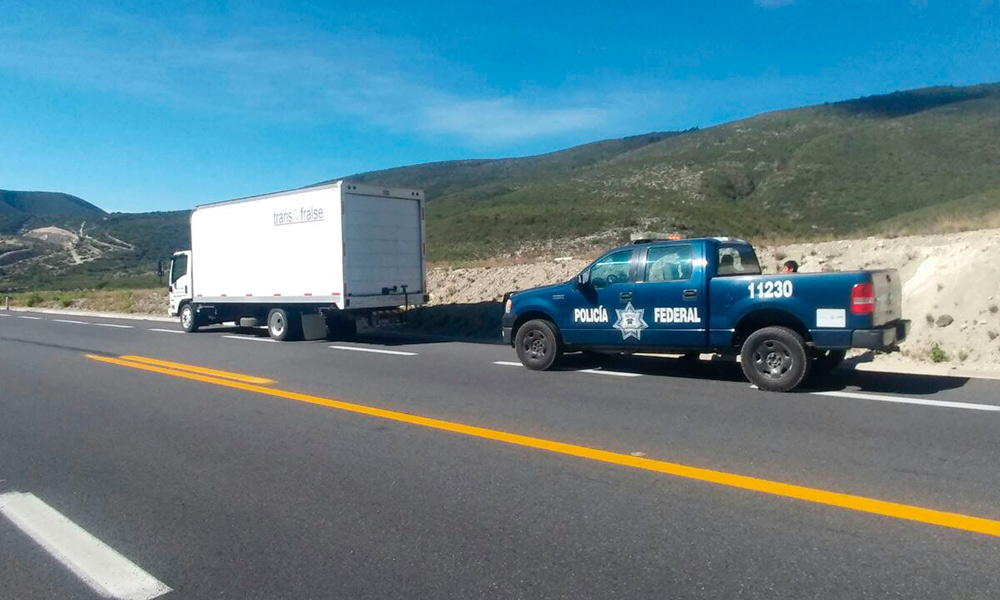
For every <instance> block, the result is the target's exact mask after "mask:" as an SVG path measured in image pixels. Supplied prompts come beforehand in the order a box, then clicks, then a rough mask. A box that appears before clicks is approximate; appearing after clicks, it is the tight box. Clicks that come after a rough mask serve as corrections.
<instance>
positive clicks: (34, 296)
mask: <svg viewBox="0 0 1000 600" xmlns="http://www.w3.org/2000/svg"><path fill="white" fill-rule="evenodd" d="M43 300H45V299H44V298H42V295H41V294H39V293H38V292H31V293H30V294H28V297H27V298H25V299H24V305H25V306H27V307H29V308H30V307H32V306H35V305H36V304H41V303H42V301H43Z"/></svg>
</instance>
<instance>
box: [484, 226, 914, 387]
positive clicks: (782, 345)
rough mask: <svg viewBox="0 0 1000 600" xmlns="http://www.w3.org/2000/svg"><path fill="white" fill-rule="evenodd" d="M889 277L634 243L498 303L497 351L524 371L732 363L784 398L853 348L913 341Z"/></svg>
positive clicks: (693, 247) (727, 242)
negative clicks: (629, 360)
mask: <svg viewBox="0 0 1000 600" xmlns="http://www.w3.org/2000/svg"><path fill="white" fill-rule="evenodd" d="M901 300H902V286H901V282H900V280H899V275H898V274H897V273H896V271H895V270H879V271H854V272H843V273H801V274H800V273H790V274H774V275H770V274H768V275H763V274H761V268H760V264H759V263H758V261H757V255H756V253H755V252H754V250H753V247H752V246H751V245H750V244H749V243H747V242H745V241H742V240H738V239H733V238H698V239H684V240H660V239H646V240H639V241H637V242H635V243H633V244H630V245H628V246H623V247H620V248H615V249H614V250H611V251H609V252H607V253H605V254H604V255H603V256H601V257H600V258H598V259H597V260H595V261H594V262H593V263H591V264H590V266H588V267H587V268H585V269H584V270H583V271H581V272H580V274H579V275H577V276H576V277H575V278H574V279H573V280H571V281H568V282H566V283H561V284H557V285H550V286H544V287H537V288H533V289H529V290H524V291H519V292H514V293H511V294H508V295H507V296H506V297H505V298H504V315H503V320H502V327H503V338H504V342H506V343H509V344H511V345H512V346H513V347H514V348H515V350H517V356H518V358H519V359H520V360H521V363H522V364H524V366H526V367H528V368H529V369H535V370H546V369H549V368H551V367H552V366H553V365H555V364H557V362H558V360H559V359H560V357H561V356H562V354H563V353H568V352H578V351H597V352H605V353H607V352H616V353H632V352H661V353H678V354H688V355H691V354H696V353H702V352H713V353H718V354H723V355H739V356H740V363H741V366H742V368H743V373H744V374H745V375H746V377H747V379H749V380H750V382H751V383H753V384H755V385H757V386H758V387H759V388H760V389H762V390H770V391H781V392H783V391H789V390H792V389H794V388H796V387H797V386H798V385H800V384H801V383H802V381H803V380H805V378H806V377H807V376H809V375H810V373H813V374H817V373H821V372H825V371H828V370H830V369H832V368H833V367H835V366H837V365H838V364H839V363H840V361H842V360H843V359H844V355H845V353H846V351H847V350H848V349H850V348H869V349H876V350H892V349H895V348H896V345H897V344H898V343H899V342H901V341H903V340H904V339H905V338H906V336H907V333H908V332H909V326H910V322H909V321H906V320H904V319H903V318H902V307H901Z"/></svg>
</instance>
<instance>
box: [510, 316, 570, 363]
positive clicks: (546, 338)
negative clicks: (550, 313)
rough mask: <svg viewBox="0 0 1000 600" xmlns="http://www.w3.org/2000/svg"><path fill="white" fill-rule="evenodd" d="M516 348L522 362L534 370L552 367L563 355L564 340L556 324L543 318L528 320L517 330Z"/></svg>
mask: <svg viewBox="0 0 1000 600" xmlns="http://www.w3.org/2000/svg"><path fill="white" fill-rule="evenodd" d="M514 348H515V349H517V357H518V358H519V359H520V360H521V364H522V365H524V366H526V367H528V368H529V369H531V370H532V371H546V370H548V369H551V368H552V365H554V364H555V362H556V360H558V359H559V357H560V356H561V355H562V340H560V339H559V333H558V332H557V331H556V328H555V325H553V324H552V323H549V322H548V321H544V320H542V319H534V320H531V321H528V322H527V323H525V324H524V325H521V328H520V329H518V330H517V336H515V338H514Z"/></svg>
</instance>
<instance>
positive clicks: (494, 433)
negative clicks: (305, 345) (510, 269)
mask: <svg viewBox="0 0 1000 600" xmlns="http://www.w3.org/2000/svg"><path fill="white" fill-rule="evenodd" d="M87 357H88V358H91V359H93V360H97V361H101V362H105V363H110V364H114V365H119V366H123V367H130V368H133V369H140V370H143V371H151V372H154V373H161V374H163V375H170V376H172V377H180V378H183V379H190V380H193V381H200V382H203V383H209V384H213V385H220V386H224V387H229V388H235V389H240V390H245V391H248V392H255V393H258V394H265V395H268V396H275V397H277V398H284V399H287V400H296V401H298V402H307V403H309V404H316V405H319V406H326V407H329V408H335V409H338V410H343V411H348V412H352V413H357V414H362V415H367V416H370V417H377V418H380V419H389V420H392V421H398V422H401V423H409V424H411V425H419V426H421V427H429V428H432V429H438V430H441V431H449V432H452V433H459V434H462V435H468V436H472V437H478V438H483V439H488V440H493V441H497V442H504V443H507V444H514V445H517V446H523V447H526V448H535V449H537V450H546V451H549V452H555V453H558V454H565V455H568V456H575V457H577V458H585V459H588V460H594V461H599V462H604V463H609V464H614V465H621V466H625V467H632V468H635V469H642V470H645V471H653V472H655V473H663V474H666V475H674V476H676V477H683V478H686V479H693V480H696V481H704V482H708V483H714V484H718V485H723V486H727V487H732V488H738V489H742V490H750V491H754V492H761V493H764V494H771V495H775V496H783V497H785V498H794V499H796V500H804V501H806V502H814V503H817V504H826V505H829V506H835V507H838V508H845V509H849V510H855V511H859V512H865V513H871V514H876V515H882V516H886V517H893V518H896V519H905V520H909V521H916V522H919V523H927V524H931V525H940V526H942V527H949V528H952V529H960V530H962V531H971V532H974V533H981V534H985V535H991V536H996V537H1000V521H994V520H991V519H984V518H981V517H973V516H968V515H962V514H957V513H949V512H944V511H940V510H933V509H929V508H921V507H919V506H909V505H906V504H897V503H895V502H886V501H884V500H875V499H873V498H865V497H863V496H854V495H852V494H843V493H840V492H831V491H827V490H821V489H816V488H809V487H804V486H800V485H793V484H789V483H781V482H778V481H769V480H767V479H758V478H756V477H748V476H746V475H736V474H733V473H725V472H722V471H713V470H710V469H702V468H699V467H690V466H687V465H682V464H677V463H671V462H666V461H661V460H655V459H651V458H642V457H637V456H630V455H627V454H619V453H617V452H609V451H607V450H598V449H595V448H587V447H585V446H577V445H574V444H565V443H562V442H555V441H551V440H545V439H541V438H535V437H530V436H525V435H519V434H516V433H508V432H505V431H498V430H495V429H487V428H484V427H476V426H473V425H464V424H462V423H454V422H451V421H443V420H441V419H432V418H428V417H421V416H417V415H411V414H407V413H402V412H397V411H393V410H386V409H382V408H375V407H373V406H365V405H362V404H353V403H350V402H343V401H340V400H332V399H329V398H322V397H319V396H311V395H308V394H299V393H296V392H289V391H285V390H279V389H274V388H268V387H262V386H258V385H253V384H247V383H242V382H238V381H229V380H225V379H218V378H215V377H208V376H204V375H199V374H197V373H190V372H183V371H177V370H173V369H168V368H163V367H160V366H156V365H154V364H147V363H140V362H134V361H133V360H131V359H130V360H122V359H117V358H108V357H103V356H96V355H92V354H88V355H87ZM147 360H148V359H147Z"/></svg>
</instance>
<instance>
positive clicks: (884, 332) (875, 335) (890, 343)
mask: <svg viewBox="0 0 1000 600" xmlns="http://www.w3.org/2000/svg"><path fill="white" fill-rule="evenodd" d="M909 334H910V321H909V320H906V319H900V320H898V321H894V322H892V323H889V324H887V325H884V326H882V327H878V328H876V329H856V330H854V332H853V334H852V335H851V346H852V347H854V348H867V349H869V350H883V349H886V348H892V347H894V346H896V345H897V344H899V343H900V342H902V341H903V340H905V339H906V337H907V336H908V335H909Z"/></svg>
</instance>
